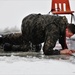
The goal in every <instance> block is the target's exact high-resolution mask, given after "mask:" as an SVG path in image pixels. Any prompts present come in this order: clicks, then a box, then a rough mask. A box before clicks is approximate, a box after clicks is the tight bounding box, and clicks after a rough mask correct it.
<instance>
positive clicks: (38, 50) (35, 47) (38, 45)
mask: <svg viewBox="0 0 75 75" xmlns="http://www.w3.org/2000/svg"><path fill="white" fill-rule="evenodd" d="M41 47H42V45H41V44H37V45H33V44H32V50H33V51H35V52H40V50H41Z"/></svg>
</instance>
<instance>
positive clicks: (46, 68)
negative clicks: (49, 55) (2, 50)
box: [0, 55, 75, 75]
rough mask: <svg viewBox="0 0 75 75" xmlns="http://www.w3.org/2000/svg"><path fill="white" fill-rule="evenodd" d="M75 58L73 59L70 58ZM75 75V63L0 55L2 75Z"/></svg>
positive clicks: (0, 71) (0, 73)
mask: <svg viewBox="0 0 75 75" xmlns="http://www.w3.org/2000/svg"><path fill="white" fill-rule="evenodd" d="M71 60H74V58H73V59H70V61H71ZM60 74H61V75H75V64H74V63H71V62H68V61H64V60H56V59H45V58H42V59H39V58H37V57H19V56H13V55H12V56H10V57H6V56H3V57H0V75H60Z"/></svg>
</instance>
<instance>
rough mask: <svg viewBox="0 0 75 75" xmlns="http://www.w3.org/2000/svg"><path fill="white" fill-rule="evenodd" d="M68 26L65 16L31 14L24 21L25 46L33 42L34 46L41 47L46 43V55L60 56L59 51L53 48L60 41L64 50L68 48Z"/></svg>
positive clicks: (44, 49) (44, 48)
mask: <svg viewBox="0 0 75 75" xmlns="http://www.w3.org/2000/svg"><path fill="white" fill-rule="evenodd" d="M67 24H68V22H67V19H66V17H65V16H64V17H61V16H52V15H41V14H30V15H28V16H27V17H25V18H24V19H23V21H22V26H21V29H22V36H23V39H24V41H25V44H27V43H29V42H31V43H32V44H33V45H39V44H41V43H43V42H44V47H43V51H44V54H45V55H56V54H60V52H59V51H58V50H53V48H54V47H55V45H56V41H57V40H58V39H59V42H60V44H61V46H62V48H63V49H65V48H67V46H66V43H65V29H66V26H67Z"/></svg>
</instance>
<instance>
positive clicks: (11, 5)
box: [0, 0, 75, 29]
mask: <svg viewBox="0 0 75 75" xmlns="http://www.w3.org/2000/svg"><path fill="white" fill-rule="evenodd" d="M74 4H75V1H74V0H70V5H71V9H72V10H75V8H74ZM50 6H51V0H0V29H4V28H6V27H9V28H10V27H14V26H17V27H19V28H20V27H21V21H22V19H23V18H24V17H25V16H26V15H28V14H31V13H41V14H47V13H48V12H49V11H50Z"/></svg>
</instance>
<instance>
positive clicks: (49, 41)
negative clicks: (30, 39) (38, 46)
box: [43, 24, 60, 55]
mask: <svg viewBox="0 0 75 75" xmlns="http://www.w3.org/2000/svg"><path fill="white" fill-rule="evenodd" d="M58 38H59V29H58V28H57V27H56V26H55V25H54V24H51V26H50V27H49V26H48V27H47V28H46V32H45V41H44V47H43V51H44V54H45V55H59V54H60V51H59V50H53V48H54V47H55V45H56V42H57V40H58Z"/></svg>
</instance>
